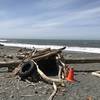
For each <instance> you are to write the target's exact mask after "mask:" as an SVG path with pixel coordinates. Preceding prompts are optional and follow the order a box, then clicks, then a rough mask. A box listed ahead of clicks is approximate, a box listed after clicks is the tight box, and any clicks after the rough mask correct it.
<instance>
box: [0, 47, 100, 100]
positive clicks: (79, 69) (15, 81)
mask: <svg viewBox="0 0 100 100" xmlns="http://www.w3.org/2000/svg"><path fill="white" fill-rule="evenodd" d="M18 50H19V48H17V47H5V46H1V47H0V61H1V62H2V61H11V60H17V58H16V53H17V51H18ZM63 54H64V57H65V58H100V54H90V53H81V52H69V51H66V52H63ZM8 55H12V56H13V58H7V56H8ZM69 65H70V66H71V67H73V68H74V71H75V80H77V81H76V82H75V83H69V82H66V86H65V87H62V88H61V87H59V88H58V92H57V94H56V96H55V97H54V100H100V84H99V83H100V78H99V77H96V76H93V75H91V72H92V71H95V70H100V63H85V64H69ZM88 71H89V72H88ZM9 74H10V73H8V72H7V68H0V100H47V99H48V97H49V96H50V95H51V93H52V91H53V87H52V85H50V84H47V83H44V82H42V81H40V82H38V83H33V84H34V86H33V85H32V86H31V85H29V83H27V82H24V81H21V80H20V79H19V78H18V77H13V78H6V77H5V76H7V75H9Z"/></svg>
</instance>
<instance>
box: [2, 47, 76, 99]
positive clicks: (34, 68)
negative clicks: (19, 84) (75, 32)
mask: <svg viewBox="0 0 100 100" xmlns="http://www.w3.org/2000/svg"><path fill="white" fill-rule="evenodd" d="M65 48H66V47H63V48H60V49H50V48H46V49H43V50H37V49H35V48H33V49H32V50H26V49H24V50H22V49H20V50H19V51H18V53H17V55H16V56H17V58H18V59H19V60H17V61H10V62H2V63H0V65H2V66H0V67H8V71H12V74H11V76H9V77H14V76H16V75H19V76H20V78H21V79H22V80H25V81H26V80H27V81H30V82H39V81H44V82H46V83H49V84H52V85H53V88H54V91H53V92H52V94H51V95H50V97H49V99H48V100H53V98H54V96H55V95H56V92H57V87H58V86H65V82H66V80H65V78H66V72H68V67H67V66H66V64H65V59H64V57H63V55H62V50H64V49H65ZM50 76H58V78H54V77H50ZM72 77H73V76H72ZM72 77H71V78H72ZM73 80H74V78H73Z"/></svg>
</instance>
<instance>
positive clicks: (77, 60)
mask: <svg viewBox="0 0 100 100" xmlns="http://www.w3.org/2000/svg"><path fill="white" fill-rule="evenodd" d="M65 63H67V64H71V63H72V64H74V63H100V58H68V59H65Z"/></svg>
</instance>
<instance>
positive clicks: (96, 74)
mask: <svg viewBox="0 0 100 100" xmlns="http://www.w3.org/2000/svg"><path fill="white" fill-rule="evenodd" d="M91 74H92V75H94V76H97V77H100V71H95V72H92V73H91Z"/></svg>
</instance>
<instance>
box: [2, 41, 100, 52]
mask: <svg viewBox="0 0 100 100" xmlns="http://www.w3.org/2000/svg"><path fill="white" fill-rule="evenodd" d="M0 44H3V45H5V46H14V47H25V48H30V49H32V48H33V47H35V48H39V49H41V48H49V47H50V48H52V49H58V48H61V47H63V46H66V49H65V50H67V51H76V52H87V53H100V40H51V39H50V40H49V39H48V40H46V39H0Z"/></svg>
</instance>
